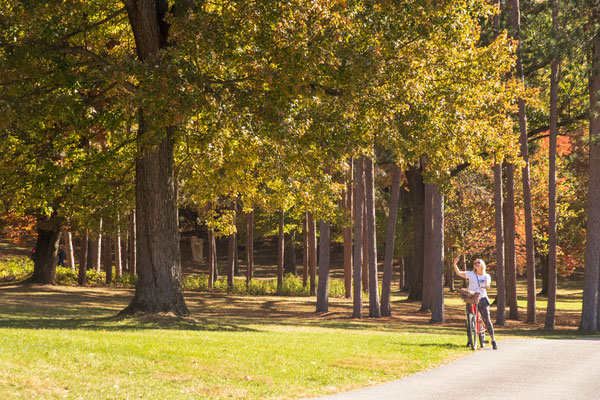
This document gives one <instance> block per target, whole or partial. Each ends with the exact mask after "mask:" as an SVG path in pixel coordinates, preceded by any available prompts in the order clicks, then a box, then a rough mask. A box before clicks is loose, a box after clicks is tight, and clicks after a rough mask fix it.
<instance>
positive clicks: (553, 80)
mask: <svg viewBox="0 0 600 400" xmlns="http://www.w3.org/2000/svg"><path fill="white" fill-rule="evenodd" d="M558 7H559V4H558V0H552V28H553V29H552V30H553V36H554V38H555V39H558ZM555 46H556V45H555ZM554 54H555V56H554V59H553V60H552V64H551V67H550V121H549V122H550V154H549V157H550V160H549V167H548V307H547V308H546V322H545V324H544V327H545V328H546V329H554V324H555V314H556V285H557V279H556V247H557V245H558V243H557V241H558V240H557V237H556V138H557V135H558V79H559V77H558V74H559V72H558V68H559V59H558V50H557V49H555V50H554Z"/></svg>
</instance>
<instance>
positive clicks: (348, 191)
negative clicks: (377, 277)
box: [342, 160, 354, 299]
mask: <svg viewBox="0 0 600 400" xmlns="http://www.w3.org/2000/svg"><path fill="white" fill-rule="evenodd" d="M353 172H354V171H353V162H352V160H350V178H349V179H348V182H347V183H346V187H345V188H344V189H343V191H342V203H343V204H344V210H345V211H346V215H348V216H349V223H348V226H346V227H345V228H344V288H345V290H346V298H347V299H349V298H351V297H352V177H353Z"/></svg>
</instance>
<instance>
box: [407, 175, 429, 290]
mask: <svg viewBox="0 0 600 400" xmlns="http://www.w3.org/2000/svg"><path fill="white" fill-rule="evenodd" d="M406 177H407V179H408V185H409V189H410V202H411V205H412V212H413V242H412V243H413V250H412V256H413V259H412V271H413V275H412V281H411V286H410V293H409V295H408V299H409V300H413V301H415V300H417V301H418V300H422V299H423V263H424V260H423V256H424V251H425V250H424V243H423V242H424V240H425V239H424V238H425V231H424V226H425V219H424V218H425V216H424V209H425V184H424V183H423V176H422V175H421V170H420V168H419V167H416V166H414V165H411V166H409V168H408V171H407V174H406Z"/></svg>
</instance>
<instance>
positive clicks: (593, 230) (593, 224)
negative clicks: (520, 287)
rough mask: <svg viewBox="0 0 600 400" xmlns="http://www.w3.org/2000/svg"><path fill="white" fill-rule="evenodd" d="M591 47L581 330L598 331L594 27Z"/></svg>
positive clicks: (598, 64) (599, 42) (599, 174)
mask: <svg viewBox="0 0 600 400" xmlns="http://www.w3.org/2000/svg"><path fill="white" fill-rule="evenodd" d="M590 20H591V21H590V22H591V23H590V25H591V26H595V24H596V23H597V22H598V20H599V14H598V11H597V10H593V11H591V15H590ZM593 35H594V37H593V41H592V48H591V51H590V59H591V64H592V65H591V70H590V76H589V91H590V110H591V112H590V161H589V162H590V166H589V176H590V178H589V183H588V199H587V217H588V220H587V226H586V241H585V272H584V278H583V306H582V311H581V331H583V332H585V333H595V332H598V331H599V330H600V315H599V314H600V304H599V302H600V295H599V294H598V278H599V271H600V96H599V91H600V37H599V36H598V34H597V32H595V31H593Z"/></svg>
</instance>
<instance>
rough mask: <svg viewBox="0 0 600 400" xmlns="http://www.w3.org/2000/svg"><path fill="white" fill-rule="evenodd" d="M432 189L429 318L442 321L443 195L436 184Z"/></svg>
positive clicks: (436, 321)
mask: <svg viewBox="0 0 600 400" xmlns="http://www.w3.org/2000/svg"><path fill="white" fill-rule="evenodd" d="M431 191H432V201H431V203H432V213H431V214H432V215H431V216H432V228H433V229H432V240H431V242H432V249H431V250H432V252H431V254H432V255H431V263H432V267H431V277H432V281H431V288H430V296H431V304H430V305H431V320H430V323H438V322H444V197H443V196H442V194H441V192H440V190H439V187H438V185H431Z"/></svg>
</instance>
